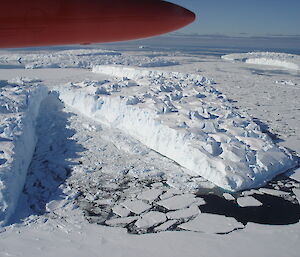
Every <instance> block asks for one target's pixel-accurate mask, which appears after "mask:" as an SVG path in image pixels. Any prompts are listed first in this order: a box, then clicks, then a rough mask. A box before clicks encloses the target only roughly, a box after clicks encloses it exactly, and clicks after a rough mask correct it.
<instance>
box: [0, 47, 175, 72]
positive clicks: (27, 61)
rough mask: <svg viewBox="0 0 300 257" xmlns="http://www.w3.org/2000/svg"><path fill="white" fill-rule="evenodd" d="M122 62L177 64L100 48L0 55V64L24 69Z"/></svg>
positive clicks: (145, 64) (154, 64) (146, 64)
mask: <svg viewBox="0 0 300 257" xmlns="http://www.w3.org/2000/svg"><path fill="white" fill-rule="evenodd" d="M101 64H102V65H105V64H106V65H107V64H122V65H134V66H140V67H159V66H170V65H177V64H178V62H177V61H174V60H165V59H164V58H161V57H159V56H155V57H147V56H134V55H129V54H126V53H120V52H116V51H107V50H101V49H97V50H94V49H73V50H64V51H42V52H37V53H32V52H30V53H24V52H20V53H14V54H2V55H0V66H1V65H8V66H9V65H10V66H14V67H18V66H21V67H25V68H26V69H40V68H92V67H93V66H94V65H101Z"/></svg>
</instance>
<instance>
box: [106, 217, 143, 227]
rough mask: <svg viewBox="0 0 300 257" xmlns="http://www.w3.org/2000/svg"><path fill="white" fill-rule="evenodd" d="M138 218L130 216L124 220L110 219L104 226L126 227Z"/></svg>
mask: <svg viewBox="0 0 300 257" xmlns="http://www.w3.org/2000/svg"><path fill="white" fill-rule="evenodd" d="M138 218H139V217H138V216H130V217H125V218H116V219H111V220H107V221H105V224H107V225H109V226H121V225H127V224H129V223H131V222H133V221H135V220H137V219H138Z"/></svg>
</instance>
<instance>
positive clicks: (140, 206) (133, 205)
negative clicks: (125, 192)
mask: <svg viewBox="0 0 300 257" xmlns="http://www.w3.org/2000/svg"><path fill="white" fill-rule="evenodd" d="M121 205H122V206H124V207H125V208H127V209H128V210H130V211H131V212H133V213H135V214H141V213H142V212H144V211H147V210H149V209H150V208H151V205H149V204H146V203H144V202H143V201H141V200H126V201H125V202H123V203H121Z"/></svg>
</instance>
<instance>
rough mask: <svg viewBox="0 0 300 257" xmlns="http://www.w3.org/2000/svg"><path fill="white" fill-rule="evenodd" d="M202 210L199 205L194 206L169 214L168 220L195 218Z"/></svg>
mask: <svg viewBox="0 0 300 257" xmlns="http://www.w3.org/2000/svg"><path fill="white" fill-rule="evenodd" d="M199 213H200V210H199V208H198V206H197V205H195V204H193V205H191V206H190V207H188V208H186V209H182V210H178V211H172V212H168V213H167V217H168V219H173V220H175V219H186V218H190V217H193V216H197V215H198V214H199Z"/></svg>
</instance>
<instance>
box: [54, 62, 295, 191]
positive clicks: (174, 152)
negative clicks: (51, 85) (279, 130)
mask: <svg viewBox="0 0 300 257" xmlns="http://www.w3.org/2000/svg"><path fill="white" fill-rule="evenodd" d="M93 71H94V72H99V73H105V74H109V75H110V76H116V77H119V78H121V79H119V82H118V83H107V84H106V85H102V87H103V86H105V87H106V91H108V92H109V93H110V95H99V94H96V89H97V86H96V85H91V83H88V82H84V83H83V84H84V85H82V83H81V84H80V83H79V84H78V86H77V87H76V88H74V87H71V86H70V85H65V86H62V87H59V88H57V90H58V91H59V92H60V98H61V99H62V100H63V101H64V102H65V103H66V104H67V105H70V106H72V107H73V108H75V109H77V110H78V111H80V112H81V113H83V114H85V115H87V116H88V117H91V118H93V119H95V120H97V121H100V122H102V123H105V124H106V125H108V126H113V127H115V128H118V129H121V130H122V131H124V132H125V133H127V134H129V135H131V136H132V137H133V138H135V139H137V140H139V141H140V142H142V143H143V144H145V145H146V146H147V147H149V148H151V149H153V150H155V151H157V152H159V153H161V154H162V155H164V156H167V157H168V158H170V159H172V160H174V161H176V162H177V163H178V164H180V165H181V166H183V167H185V168H187V172H188V173H189V174H191V175H198V176H199V175H200V176H202V177H204V178H205V179H207V180H209V181H211V182H213V183H215V184H216V185H218V186H220V187H223V188H225V189H227V190H230V191H238V190H242V189H246V188H251V187H258V186H261V185H263V184H265V183H266V181H268V180H270V179H272V178H273V177H274V176H276V175H278V174H279V173H282V172H285V171H286V170H288V169H290V168H292V167H294V166H295V165H296V162H295V161H294V160H293V158H292V156H291V155H290V154H289V153H288V152H287V151H286V150H285V149H283V148H279V147H277V146H276V145H275V144H274V143H273V142H272V140H271V139H270V138H269V137H268V136H267V135H266V134H264V133H262V132H261V130H260V128H259V127H258V126H257V125H256V124H255V123H254V122H253V121H251V118H250V117H245V116H242V115H241V114H240V113H239V112H237V111H236V110H235V109H234V108H233V107H232V106H231V104H230V102H229V101H228V100H226V97H225V96H224V95H222V94H221V93H220V92H218V91H217V90H216V89H215V88H214V87H213V86H212V83H211V81H209V80H208V79H206V78H204V77H202V76H199V75H191V74H181V73H174V72H159V71H151V70H146V69H137V68H129V67H123V66H121V67H120V66H97V67H94V69H93ZM128 80H134V81H136V82H137V83H136V85H135V86H126V84H125V85H124V83H123V81H128ZM87 85H89V86H87ZM91 88H94V89H92V90H91ZM199 93H200V94H201V95H204V96H205V98H200V99H199V98H198V95H199ZM175 95H177V96H179V95H180V97H174V96H175ZM132 97H134V98H135V99H138V101H132V100H130V99H131V98H132ZM129 100H130V101H131V102H130V103H131V104H128V101H129ZM183 124H184V126H183Z"/></svg>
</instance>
